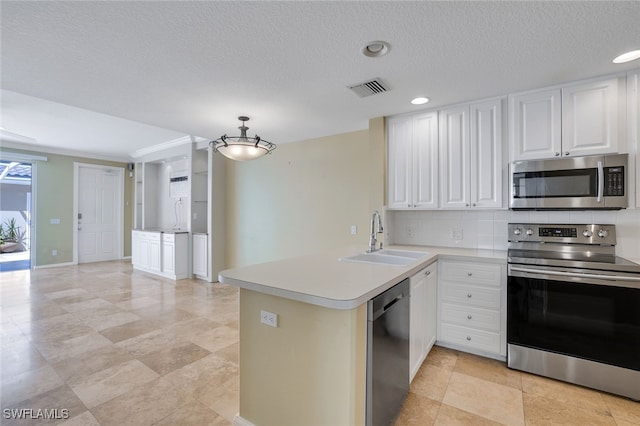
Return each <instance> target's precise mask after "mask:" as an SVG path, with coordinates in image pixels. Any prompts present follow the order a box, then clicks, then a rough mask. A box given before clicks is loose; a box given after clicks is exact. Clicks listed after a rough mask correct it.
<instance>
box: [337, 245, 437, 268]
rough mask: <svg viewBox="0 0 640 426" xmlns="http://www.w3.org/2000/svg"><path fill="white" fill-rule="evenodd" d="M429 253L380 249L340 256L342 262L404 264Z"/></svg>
mask: <svg viewBox="0 0 640 426" xmlns="http://www.w3.org/2000/svg"><path fill="white" fill-rule="evenodd" d="M430 255H431V254H430V253H425V252H415V251H405V250H387V249H384V250H380V251H376V252H374V253H358V254H355V255H353V256H348V257H343V258H340V260H341V261H344V262H363V263H377V264H383V265H395V266H406V265H408V264H410V263H413V262H415V261H416V260H418V259H420V258H423V257H427V256H430Z"/></svg>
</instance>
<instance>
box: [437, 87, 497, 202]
mask: <svg viewBox="0 0 640 426" xmlns="http://www.w3.org/2000/svg"><path fill="white" fill-rule="evenodd" d="M502 151H503V148H502V100H501V99H494V100H488V101H483V102H477V103H472V104H470V105H468V104H465V105H460V106H456V107H452V108H448V109H445V110H442V111H440V169H441V171H442V172H441V174H440V196H441V204H440V205H441V206H442V208H450V209H455V208H467V207H477V208H501V207H502V161H503V160H502Z"/></svg>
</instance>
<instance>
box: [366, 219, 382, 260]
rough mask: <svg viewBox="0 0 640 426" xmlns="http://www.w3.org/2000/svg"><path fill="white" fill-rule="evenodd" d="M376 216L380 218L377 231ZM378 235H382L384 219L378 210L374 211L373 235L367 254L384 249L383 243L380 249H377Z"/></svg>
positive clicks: (370, 237)
mask: <svg viewBox="0 0 640 426" xmlns="http://www.w3.org/2000/svg"><path fill="white" fill-rule="evenodd" d="M376 216H377V217H378V227H377V229H376ZM376 234H382V218H381V217H380V212H378V210H376V211H374V212H373V214H372V215H371V235H369V249H368V250H367V252H369V253H372V252H374V251H377V250H380V249H381V248H382V242H380V249H377V248H376V243H377V242H378V239H377V238H376Z"/></svg>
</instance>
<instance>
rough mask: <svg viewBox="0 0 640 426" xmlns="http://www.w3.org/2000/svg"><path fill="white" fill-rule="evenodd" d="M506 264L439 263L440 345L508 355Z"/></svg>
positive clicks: (480, 352)
mask: <svg viewBox="0 0 640 426" xmlns="http://www.w3.org/2000/svg"><path fill="white" fill-rule="evenodd" d="M505 311H506V265H503V264H497V263H486V262H468V261H464V262H461V261H451V260H440V261H439V262H438V344H439V345H441V346H445V347H450V348H453V349H458V350H462V351H465V352H471V353H477V354H479V355H484V356H490V357H492V358H497V359H504V357H505V356H506V348H507V343H506V312H505Z"/></svg>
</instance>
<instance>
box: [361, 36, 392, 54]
mask: <svg viewBox="0 0 640 426" xmlns="http://www.w3.org/2000/svg"><path fill="white" fill-rule="evenodd" d="M389 50H391V46H389V43H387V42H386V41H382V40H376V41H372V42H369V43H367V44H366V45H365V46H364V47H363V48H362V54H363V55H364V56H368V57H370V58H378V57H380V56H384V55H386V54H387V53H389Z"/></svg>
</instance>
